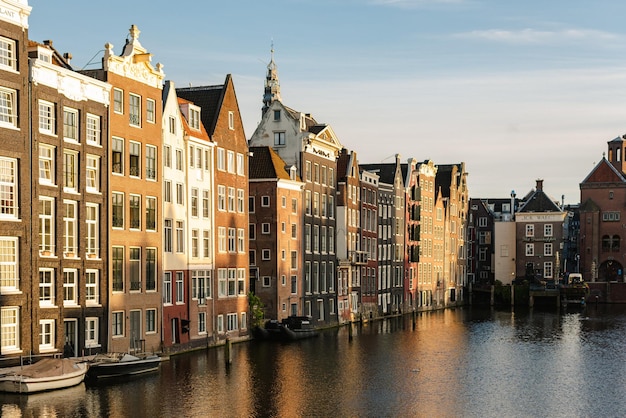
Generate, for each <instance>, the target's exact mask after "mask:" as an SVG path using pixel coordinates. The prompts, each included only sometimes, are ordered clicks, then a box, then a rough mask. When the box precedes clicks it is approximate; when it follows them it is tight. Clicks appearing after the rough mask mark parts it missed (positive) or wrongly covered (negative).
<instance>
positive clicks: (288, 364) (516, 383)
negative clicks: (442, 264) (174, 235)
mask: <svg viewBox="0 0 626 418" xmlns="http://www.w3.org/2000/svg"><path fill="white" fill-rule="evenodd" d="M232 359H233V362H232V364H231V365H230V366H226V364H225V363H226V362H225V359H224V350H223V349H222V348H216V349H211V350H208V351H197V352H193V353H187V354H182V355H178V356H173V357H172V358H171V359H170V360H169V361H168V362H165V363H163V364H162V366H161V371H160V372H159V373H156V374H153V375H150V376H143V377H140V378H134V379H131V380H125V381H116V382H110V383H107V384H104V385H98V386H95V387H93V386H85V385H84V384H81V385H80V386H78V387H75V388H70V389H66V390H62V391H56V392H50V393H44V394H39V395H31V396H14V395H11V396H8V395H4V394H0V404H2V406H1V410H0V412H2V416H3V417H301V416H302V417H416V416H423V417H589V416H595V417H618V416H626V307H621V306H620V307H607V306H602V305H601V306H598V307H595V306H588V307H587V308H586V309H585V310H578V311H576V310H573V311H556V310H537V309H534V310H529V311H519V310H516V311H515V312H514V313H513V312H511V311H508V310H507V311H496V310H489V309H487V310H484V309H476V308H470V307H466V308H457V309H454V310H446V311H442V312H435V313H424V314H418V315H417V316H416V318H415V320H413V317H411V316H405V317H404V318H391V319H387V320H383V321H375V322H371V323H366V324H364V325H362V326H360V325H354V328H353V332H352V338H350V337H349V333H348V329H347V328H346V327H343V328H340V329H335V330H328V331H324V332H323V333H322V334H321V335H320V336H319V338H315V339H311V340H303V341H298V342H295V343H288V344H287V343H285V344H281V343H272V342H254V341H253V342H248V343H241V344H236V345H234V346H233V353H232Z"/></svg>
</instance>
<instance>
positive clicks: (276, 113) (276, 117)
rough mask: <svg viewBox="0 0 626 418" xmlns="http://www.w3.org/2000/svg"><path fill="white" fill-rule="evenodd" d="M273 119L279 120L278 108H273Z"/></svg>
mask: <svg viewBox="0 0 626 418" xmlns="http://www.w3.org/2000/svg"><path fill="white" fill-rule="evenodd" d="M274 120H275V121H279V120H280V110H275V111H274Z"/></svg>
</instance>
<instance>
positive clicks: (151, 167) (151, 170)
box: [146, 145, 157, 181]
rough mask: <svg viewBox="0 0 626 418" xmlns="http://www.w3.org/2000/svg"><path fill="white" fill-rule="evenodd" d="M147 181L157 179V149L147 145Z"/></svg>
mask: <svg viewBox="0 0 626 418" xmlns="http://www.w3.org/2000/svg"><path fill="white" fill-rule="evenodd" d="M146 179H147V180H150V181H156V179H157V148H156V147H155V146H153V145H146Z"/></svg>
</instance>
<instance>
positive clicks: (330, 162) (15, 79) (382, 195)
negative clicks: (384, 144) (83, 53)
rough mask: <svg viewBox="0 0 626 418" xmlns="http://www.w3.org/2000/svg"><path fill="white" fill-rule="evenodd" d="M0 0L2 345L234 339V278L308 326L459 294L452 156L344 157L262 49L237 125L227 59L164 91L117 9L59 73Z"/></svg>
mask: <svg viewBox="0 0 626 418" xmlns="http://www.w3.org/2000/svg"><path fill="white" fill-rule="evenodd" d="M0 7H2V11H3V13H0V22H1V24H0V41H1V42H0V48H2V54H0V56H1V57H2V59H1V60H0V72H1V73H2V77H1V79H2V82H1V83H0V94H2V101H0V103H1V104H2V105H1V106H0V140H1V144H2V145H1V146H0V165H1V171H0V172H1V173H2V177H1V178H0V182H1V183H2V184H1V185H0V186H1V189H0V193H1V196H2V198H1V199H0V205H1V208H0V209H1V210H0V226H1V228H0V248H2V256H1V259H0V262H1V263H2V268H1V269H0V282H1V287H0V306H1V307H0V310H1V319H0V321H1V323H0V325H1V328H0V334H1V346H0V350H1V355H2V356H13V355H24V354H30V353H35V354H38V353H53V352H61V351H63V350H64V349H69V350H71V351H72V353H73V354H74V355H80V354H82V353H93V352H98V351H130V352H140V351H157V350H165V351H170V350H178V349H184V348H189V347H192V346H199V345H208V344H212V343H215V342H217V341H218V340H220V339H224V338H226V337H234V338H237V337H246V336H247V334H248V329H249V308H248V298H247V294H248V291H249V290H252V291H254V292H255V293H256V294H258V295H259V296H261V298H262V300H263V302H264V303H265V306H266V312H265V313H266V317H271V318H278V319H280V318H284V317H286V316H288V315H290V314H297V315H307V316H310V317H311V318H312V319H313V320H314V323H315V324H317V325H328V324H335V323H339V322H344V321H348V320H352V319H355V318H357V317H359V316H361V315H369V316H374V315H382V314H390V313H398V312H407V311H411V310H419V309H432V308H436V307H444V306H449V305H454V304H456V303H458V302H459V301H460V300H462V298H463V289H464V286H465V284H466V271H465V261H466V260H465V255H464V254H465V251H464V245H465V243H464V239H463V237H464V235H465V234H464V228H465V222H466V214H467V182H466V181H467V179H466V176H467V173H466V172H465V168H464V164H462V163H461V164H452V165H435V164H434V163H433V162H432V161H424V162H418V161H416V160H415V159H409V160H408V161H407V163H402V162H401V161H400V157H399V156H396V159H395V162H392V163H381V164H367V165H361V164H359V161H358V158H357V153H356V152H354V151H350V150H347V149H346V148H345V147H344V146H343V145H342V144H341V142H340V141H339V139H338V137H337V135H336V134H335V132H334V131H333V130H332V128H331V127H330V126H329V125H327V124H323V123H319V122H317V121H316V120H315V119H314V118H313V117H312V116H311V115H310V114H307V113H302V112H298V111H295V110H294V109H291V108H289V107H287V106H285V105H283V103H282V101H281V98H280V86H279V83H278V75H277V69H276V65H275V63H274V60H273V57H272V60H271V62H270V65H269V66H268V74H267V78H266V84H265V94H264V99H263V103H264V106H263V110H262V119H261V122H260V123H259V125H258V128H257V129H256V131H255V132H254V134H253V135H252V137H251V138H250V140H249V141H247V140H246V137H245V134H244V130H243V125H242V121H241V116H240V113H239V108H238V104H237V99H236V95H235V90H234V86H233V82H232V79H231V77H230V76H227V77H226V80H225V82H224V84H221V85H214V86H200V87H187V88H176V87H175V85H174V83H173V82H171V81H167V80H165V74H164V72H163V66H162V65H161V64H156V65H152V56H151V53H150V52H149V51H148V50H147V49H146V48H145V47H144V46H143V45H142V44H141V43H140V41H139V35H140V32H139V30H138V28H137V27H136V26H134V25H133V26H132V27H131V28H130V31H129V34H128V37H127V38H126V41H125V43H124V45H123V47H122V48H121V53H120V55H117V54H116V53H115V52H114V46H113V45H112V44H106V45H105V48H104V55H103V58H102V63H101V67H100V68H95V69H94V68H92V69H88V70H84V71H74V70H73V69H72V66H71V56H70V55H69V54H65V55H61V54H59V53H58V52H57V51H56V49H55V48H54V47H53V45H52V42H50V41H45V42H43V43H37V42H31V41H29V39H28V16H29V14H30V12H31V8H30V7H29V6H28V5H27V2H26V1H21V2H17V3H16V2H9V1H5V2H0Z"/></svg>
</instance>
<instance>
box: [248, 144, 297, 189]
mask: <svg viewBox="0 0 626 418" xmlns="http://www.w3.org/2000/svg"><path fill="white" fill-rule="evenodd" d="M250 153H251V154H252V156H251V157H250V160H249V161H250V162H249V178H250V179H251V180H252V179H279V180H291V177H290V175H289V174H290V173H289V171H288V169H287V164H286V163H285V161H284V160H283V159H282V158H280V156H279V155H278V154H277V153H276V151H274V150H273V149H272V148H270V147H250ZM296 180H297V181H300V178H299V177H297V176H296Z"/></svg>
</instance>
